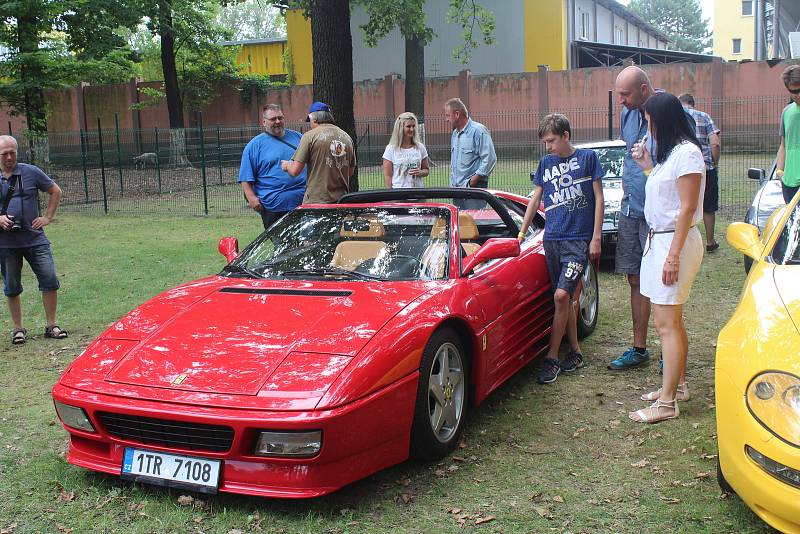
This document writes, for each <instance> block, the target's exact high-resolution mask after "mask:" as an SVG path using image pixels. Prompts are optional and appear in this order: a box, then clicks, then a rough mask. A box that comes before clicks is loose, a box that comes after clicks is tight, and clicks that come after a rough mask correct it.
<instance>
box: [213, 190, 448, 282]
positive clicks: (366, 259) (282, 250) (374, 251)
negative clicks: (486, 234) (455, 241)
mask: <svg viewBox="0 0 800 534" xmlns="http://www.w3.org/2000/svg"><path fill="white" fill-rule="evenodd" d="M450 219H451V217H450V211H449V210H448V209H446V208H443V207H435V206H431V207H398V208H376V207H364V208H360V207H357V208H346V207H342V208H338V207H337V208H329V209H328V208H322V209H302V208H301V209H297V210H295V211H293V212H291V213H289V214H288V215H286V216H285V217H283V218H282V219H281V220H280V221H278V222H277V223H276V224H274V225H273V226H271V227H270V228H269V229H268V230H267V231H265V232H264V233H263V234H262V235H261V236H260V237H259V238H258V239H256V240H255V241H254V242H253V243H252V244H251V245H250V246H248V247H247V248H246V249H245V250H244V251H243V252H242V253H241V254H240V255H239V257H237V258H236V260H234V261H233V262H231V263H230V264H229V265H228V266H227V267H225V269H224V270H223V271H222V273H221V274H222V275H223V276H231V277H245V278H266V279H272V280H276V279H279V280H292V279H294V280H296V279H319V278H323V279H346V280H355V281H369V280H431V279H439V278H446V277H447V275H448V272H449V265H448V264H449V261H448V259H449V257H450V254H449V251H450V239H449V236H450V227H451V223H450Z"/></svg>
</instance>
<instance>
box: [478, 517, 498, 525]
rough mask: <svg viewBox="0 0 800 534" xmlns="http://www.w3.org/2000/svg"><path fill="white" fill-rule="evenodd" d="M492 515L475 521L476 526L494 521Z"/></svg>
mask: <svg viewBox="0 0 800 534" xmlns="http://www.w3.org/2000/svg"><path fill="white" fill-rule="evenodd" d="M494 519H495V518H494V516H493V515H487V516H486V517H479V518H477V519H476V520H475V524H476V525H482V524H483V523H488V522H489V521H494Z"/></svg>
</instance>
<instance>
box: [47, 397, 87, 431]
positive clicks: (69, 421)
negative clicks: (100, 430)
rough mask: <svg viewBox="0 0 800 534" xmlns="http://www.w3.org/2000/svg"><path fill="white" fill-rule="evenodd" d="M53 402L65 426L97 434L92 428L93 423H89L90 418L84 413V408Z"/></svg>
mask: <svg viewBox="0 0 800 534" xmlns="http://www.w3.org/2000/svg"><path fill="white" fill-rule="evenodd" d="M53 402H54V403H55V405H56V413H58V417H60V418H61V421H63V422H64V424H65V425H67V426H68V427H71V428H77V429H78V430H84V431H86V432H96V430H95V429H94V427H93V426H92V422H91V421H89V417H88V416H87V415H86V412H85V411H83V408H78V407H77V406H70V405H68V404H62V403H60V402H58V401H53Z"/></svg>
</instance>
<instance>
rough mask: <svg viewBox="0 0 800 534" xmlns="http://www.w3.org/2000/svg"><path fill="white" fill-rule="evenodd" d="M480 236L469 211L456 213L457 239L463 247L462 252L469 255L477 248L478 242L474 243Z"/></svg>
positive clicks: (478, 246)
mask: <svg viewBox="0 0 800 534" xmlns="http://www.w3.org/2000/svg"><path fill="white" fill-rule="evenodd" d="M479 237H480V232H478V225H477V224H475V219H473V218H472V215H470V214H469V213H459V214H458V239H459V241H461V246H462V247H464V252H465V253H466V254H467V256H469V255H470V254H472V253H473V252H475V251H476V250H478V249H479V248H481V245H480V243H475V240H477V239H478V238H479Z"/></svg>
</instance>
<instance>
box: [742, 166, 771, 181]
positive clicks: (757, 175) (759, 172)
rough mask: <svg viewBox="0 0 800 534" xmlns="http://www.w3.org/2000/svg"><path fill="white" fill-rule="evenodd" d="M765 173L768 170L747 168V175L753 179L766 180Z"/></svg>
mask: <svg viewBox="0 0 800 534" xmlns="http://www.w3.org/2000/svg"><path fill="white" fill-rule="evenodd" d="M765 175H766V172H764V169H758V168H756V167H751V168H750V169H747V177H748V178H750V179H751V180H758V181H759V182H760V181H762V180H764V176H765Z"/></svg>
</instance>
